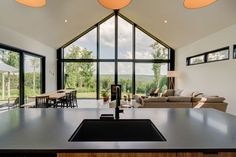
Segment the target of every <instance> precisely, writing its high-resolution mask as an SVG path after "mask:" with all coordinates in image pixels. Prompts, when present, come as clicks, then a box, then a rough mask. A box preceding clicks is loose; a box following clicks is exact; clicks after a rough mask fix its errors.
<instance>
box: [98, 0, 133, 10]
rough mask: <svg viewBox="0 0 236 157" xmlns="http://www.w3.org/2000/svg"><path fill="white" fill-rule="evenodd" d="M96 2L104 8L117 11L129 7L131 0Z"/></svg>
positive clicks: (101, 0) (102, 0)
mask: <svg viewBox="0 0 236 157" xmlns="http://www.w3.org/2000/svg"><path fill="white" fill-rule="evenodd" d="M98 2H99V3H100V4H101V5H102V6H104V7H105V8H108V9H113V10H118V9H121V8H124V7H126V6H127V5H129V4H130V2H131V0H98Z"/></svg>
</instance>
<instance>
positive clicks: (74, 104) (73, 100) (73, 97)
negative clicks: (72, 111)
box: [71, 90, 78, 107]
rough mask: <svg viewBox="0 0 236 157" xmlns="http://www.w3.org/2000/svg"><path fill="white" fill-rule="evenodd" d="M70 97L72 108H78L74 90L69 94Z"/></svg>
mask: <svg viewBox="0 0 236 157" xmlns="http://www.w3.org/2000/svg"><path fill="white" fill-rule="evenodd" d="M71 95H72V105H73V107H78V103H77V91H76V90H73V91H72V92H71Z"/></svg>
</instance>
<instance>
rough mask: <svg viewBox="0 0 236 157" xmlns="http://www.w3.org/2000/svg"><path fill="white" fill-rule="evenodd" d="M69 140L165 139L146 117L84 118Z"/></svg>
mask: <svg viewBox="0 0 236 157" xmlns="http://www.w3.org/2000/svg"><path fill="white" fill-rule="evenodd" d="M69 141H70V142H78V141H80V142H81V141H84V142H89V141H90V142H92V141H166V139H165V138H164V136H163V135H162V134H161V133H160V132H159V130H158V129H157V128H156V127H155V125H154V124H153V123H152V121H151V120H148V119H119V120H99V119H96V120H92V119H85V120H83V122H82V123H81V124H80V125H79V127H78V128H77V129H76V131H75V132H74V133H73V135H72V136H71V138H70V139H69Z"/></svg>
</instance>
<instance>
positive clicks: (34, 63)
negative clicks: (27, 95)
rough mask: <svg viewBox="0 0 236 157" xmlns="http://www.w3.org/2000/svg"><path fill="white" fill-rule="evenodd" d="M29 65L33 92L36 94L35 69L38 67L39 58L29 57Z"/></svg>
mask: <svg viewBox="0 0 236 157" xmlns="http://www.w3.org/2000/svg"><path fill="white" fill-rule="evenodd" d="M31 65H32V66H33V92H34V95H36V92H35V87H36V69H37V68H38V67H39V60H38V59H37V58H34V59H31Z"/></svg>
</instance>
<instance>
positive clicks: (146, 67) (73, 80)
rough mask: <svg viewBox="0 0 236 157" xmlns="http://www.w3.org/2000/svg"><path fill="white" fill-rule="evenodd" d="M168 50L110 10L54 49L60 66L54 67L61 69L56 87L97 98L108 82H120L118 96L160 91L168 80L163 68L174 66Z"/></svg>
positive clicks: (165, 86) (106, 89) (108, 85)
mask: <svg viewBox="0 0 236 157" xmlns="http://www.w3.org/2000/svg"><path fill="white" fill-rule="evenodd" d="M170 50H171V48H170V47H169V46H167V45H166V44H164V43H163V42H161V41H160V40H159V39H157V38H156V37H154V36H152V35H151V34H149V33H148V32H146V31H145V30H143V29H142V28H141V27H139V26H137V25H136V24H135V23H133V22H132V21H130V20H129V19H127V18H126V17H124V16H123V15H121V14H119V13H118V12H114V13H113V14H111V15H109V16H108V17H107V18H105V19H103V20H102V21H101V22H99V23H97V24H95V25H94V26H93V27H91V28H90V29H89V30H87V31H85V32H84V33H82V35H79V36H78V37H77V38H76V39H74V40H72V41H71V42H69V43H67V44H65V45H64V46H63V47H62V48H61V50H60V51H59V52H58V53H60V54H59V55H58V56H62V58H59V63H60V64H61V66H62V67H64V68H63V69H62V70H61V69H60V68H59V69H58V71H59V72H58V73H60V72H62V73H63V74H62V75H60V76H61V77H59V78H58V79H61V80H62V81H61V82H62V83H61V84H59V86H58V88H59V89H61V88H76V89H77V90H78V98H97V99H99V98H100V97H101V96H100V93H101V92H102V91H108V92H110V90H111V89H110V87H111V84H121V86H122V89H121V90H122V96H124V95H128V94H130V95H132V94H139V95H146V94H149V92H150V91H151V90H153V89H156V88H160V89H161V91H163V90H165V89H166V88H167V84H168V81H167V80H168V79H167V77H166V74H167V70H168V69H170V68H172V69H173V68H174V63H172V62H171V58H170V56H171V55H170ZM172 53H173V54H174V51H173V49H172ZM172 56H173V55H172ZM61 66H59V67H61Z"/></svg>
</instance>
